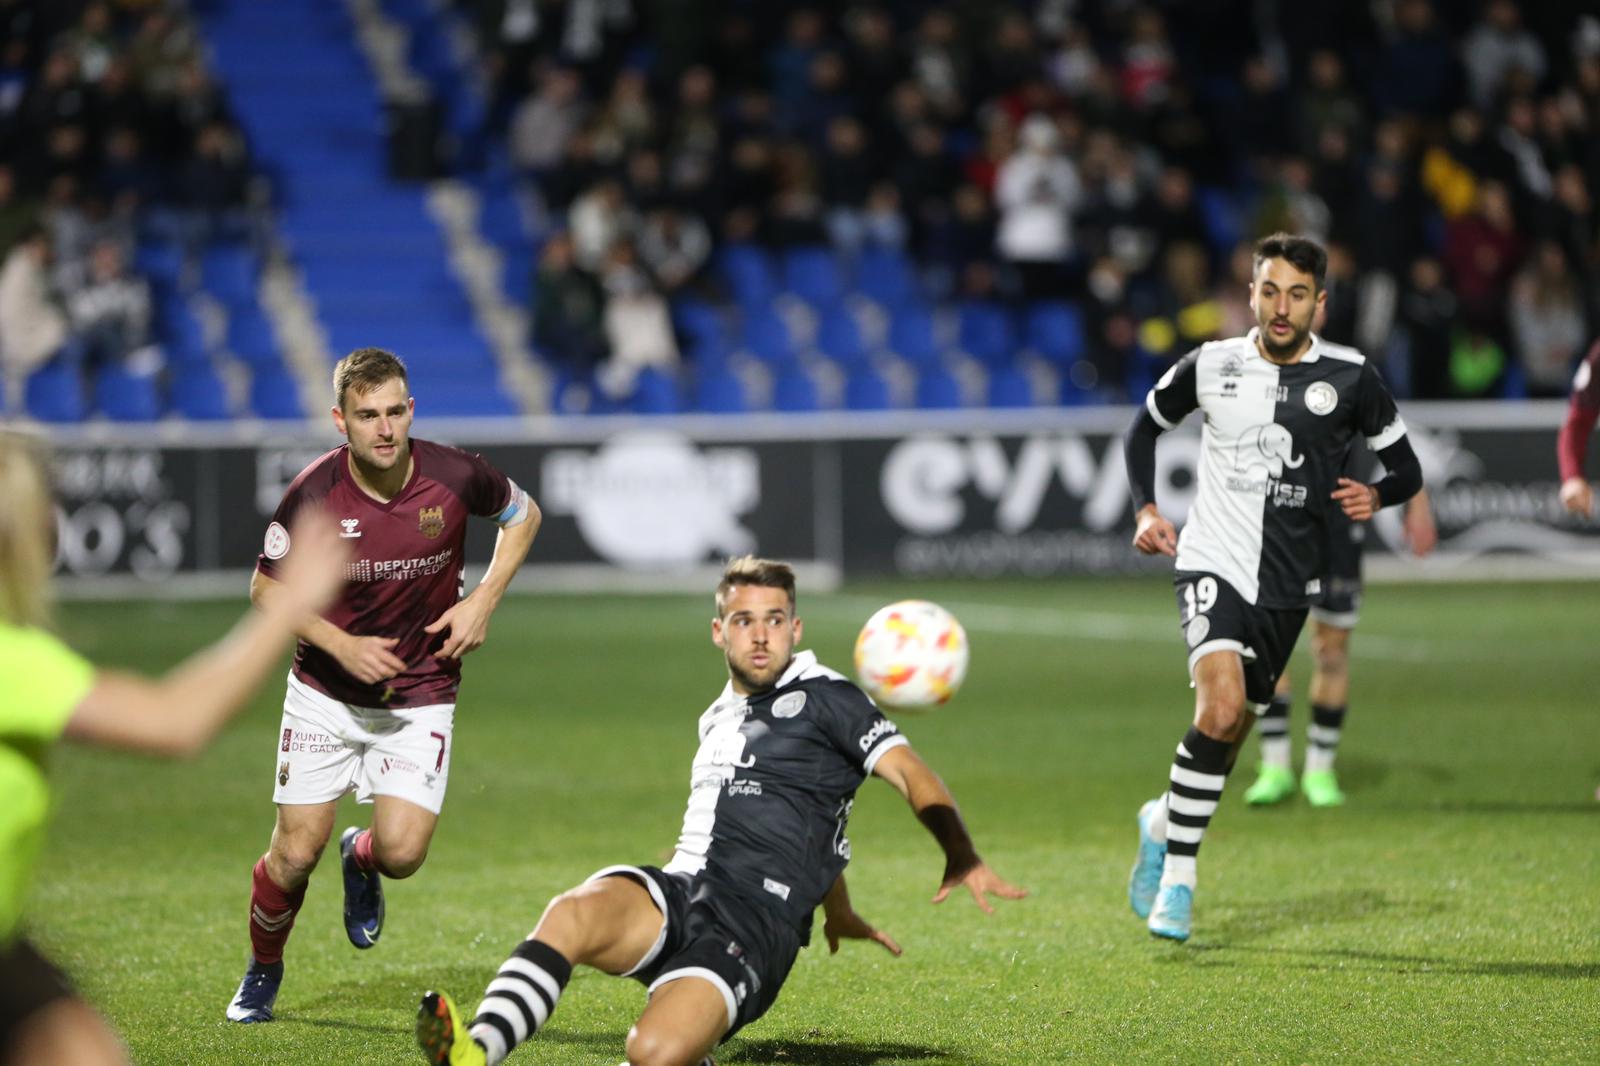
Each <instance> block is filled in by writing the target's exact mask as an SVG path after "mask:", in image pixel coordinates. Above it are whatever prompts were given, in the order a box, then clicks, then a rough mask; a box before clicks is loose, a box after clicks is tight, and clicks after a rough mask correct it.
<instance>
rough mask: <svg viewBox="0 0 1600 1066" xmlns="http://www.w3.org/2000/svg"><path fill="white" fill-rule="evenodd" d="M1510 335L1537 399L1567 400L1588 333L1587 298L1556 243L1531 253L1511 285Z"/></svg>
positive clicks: (1542, 246) (1545, 242) (1531, 391)
mask: <svg viewBox="0 0 1600 1066" xmlns="http://www.w3.org/2000/svg"><path fill="white" fill-rule="evenodd" d="M1511 329H1512V336H1513V337H1514V339H1515V341H1516V350H1517V357H1518V359H1519V361H1520V362H1521V364H1522V371H1523V374H1524V376H1525V377H1526V379H1527V385H1528V392H1529V394H1530V395H1533V396H1563V395H1565V394H1566V390H1567V386H1568V384H1569V383H1570V380H1571V377H1572V368H1573V365H1574V364H1575V363H1576V362H1577V360H1578V357H1579V356H1581V355H1582V354H1583V349H1584V342H1585V341H1586V340H1587V339H1588V336H1589V334H1588V329H1587V327H1586V325H1585V323H1584V306H1583V294H1582V291H1581V289H1580V287H1579V285H1578V282H1577V279H1576V278H1575V277H1574V276H1573V274H1572V271H1571V270H1570V269H1568V266H1567V257H1566V255H1565V254H1564V253H1563V252H1562V250H1561V246H1560V245H1559V244H1557V243H1555V242H1554V241H1543V242H1541V243H1540V244H1539V245H1538V246H1537V247H1535V248H1534V249H1533V253H1532V254H1531V255H1530V256H1529V257H1528V262H1527V265H1526V266H1524V267H1523V268H1522V270H1521V271H1519V272H1518V274H1517V276H1516V278H1515V280H1513V282H1512V284H1511Z"/></svg>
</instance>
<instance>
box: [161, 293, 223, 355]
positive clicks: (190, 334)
mask: <svg viewBox="0 0 1600 1066" xmlns="http://www.w3.org/2000/svg"><path fill="white" fill-rule="evenodd" d="M155 333H156V337H157V339H158V340H160V342H161V346H162V348H163V349H165V350H166V353H167V361H168V362H170V363H172V364H173V365H174V366H198V365H200V364H202V363H206V362H209V361H210V359H211V353H210V352H209V351H208V350H207V346H206V331H205V327H204V326H203V325H201V323H200V319H199V318H198V317H197V316H196V315H195V313H194V310H193V309H192V308H191V307H190V306H189V299H188V297H186V296H182V295H179V294H177V293H169V294H168V295H166V296H163V297H161V298H160V299H159V300H158V302H157V304H156V330H155Z"/></svg>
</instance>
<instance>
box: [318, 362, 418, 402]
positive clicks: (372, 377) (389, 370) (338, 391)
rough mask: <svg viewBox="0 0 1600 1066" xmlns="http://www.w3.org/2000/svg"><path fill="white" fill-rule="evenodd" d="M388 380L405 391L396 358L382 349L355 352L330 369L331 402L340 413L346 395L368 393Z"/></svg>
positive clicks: (403, 374) (403, 368)
mask: <svg viewBox="0 0 1600 1066" xmlns="http://www.w3.org/2000/svg"><path fill="white" fill-rule="evenodd" d="M391 378H399V379H400V384H402V385H406V386H407V387H408V388H409V382H408V381H407V379H406V365H405V364H404V363H402V362H401V361H400V357H399V356H397V355H395V354H394V353H393V352H390V351H385V350H384V349H382V348H357V349H356V350H355V351H353V352H351V353H350V354H349V355H347V356H345V357H344V358H343V359H341V360H339V361H338V362H337V363H335V364H334V365H333V402H334V404H335V406H337V407H338V408H339V410H341V411H343V410H344V397H345V394H346V393H347V392H349V391H350V390H352V389H354V390H355V391H356V392H371V391H372V390H373V389H375V388H377V387H378V386H379V385H382V384H383V383H384V382H385V381H388V380H390V379H391Z"/></svg>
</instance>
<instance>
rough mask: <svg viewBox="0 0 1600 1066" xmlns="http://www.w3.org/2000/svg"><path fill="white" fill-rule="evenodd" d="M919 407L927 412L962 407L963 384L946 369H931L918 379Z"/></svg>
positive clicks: (939, 367)
mask: <svg viewBox="0 0 1600 1066" xmlns="http://www.w3.org/2000/svg"><path fill="white" fill-rule="evenodd" d="M917 406H918V407H921V408H923V409H925V410H949V409H951V408H956V407H960V406H962V403H961V383H960V382H959V381H957V380H956V376H955V375H954V374H952V373H951V372H950V371H949V370H946V369H945V368H944V367H941V366H935V367H929V368H928V369H926V370H924V371H923V372H922V374H921V376H919V377H918V378H917Z"/></svg>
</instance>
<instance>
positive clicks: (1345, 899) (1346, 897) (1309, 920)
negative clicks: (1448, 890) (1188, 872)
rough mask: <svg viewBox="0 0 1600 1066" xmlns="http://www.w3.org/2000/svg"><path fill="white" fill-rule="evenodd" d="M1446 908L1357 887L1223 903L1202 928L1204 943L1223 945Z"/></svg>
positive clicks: (1421, 914) (1427, 913) (1435, 912)
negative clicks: (1301, 929) (1289, 931)
mask: <svg viewBox="0 0 1600 1066" xmlns="http://www.w3.org/2000/svg"><path fill="white" fill-rule="evenodd" d="M1446 909H1447V908H1446V907H1445V905H1444V904H1443V903H1440V902H1427V903H1425V902H1421V901H1396V900H1393V899H1390V898H1389V896H1387V895H1386V894H1385V893H1383V892H1382V891H1380V890H1378V889H1375V888H1359V889H1348V890H1345V891H1340V892H1315V893H1312V894H1311V895H1307V896H1293V897H1288V898H1284V899H1268V900H1258V901H1254V902H1248V903H1234V904H1224V905H1221V906H1219V907H1217V908H1216V910H1215V911H1213V912H1212V918H1211V919H1209V920H1208V921H1207V922H1206V924H1205V926H1204V927H1202V929H1203V931H1204V932H1205V933H1206V934H1207V937H1206V945H1207V946H1215V947H1222V946H1231V945H1236V944H1238V943H1241V942H1248V941H1251V940H1258V939H1260V938H1261V937H1263V936H1270V935H1271V934H1273V933H1276V932H1278V931H1280V930H1283V929H1292V928H1298V927H1300V926H1306V925H1309V926H1325V925H1332V924H1335V923H1338V922H1362V921H1366V920H1367V919H1369V918H1371V917H1372V916H1373V915H1375V914H1378V913H1386V914H1403V915H1408V916H1412V917H1427V916H1429V915H1435V914H1440V913H1442V912H1443V911H1445V910H1446Z"/></svg>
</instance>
